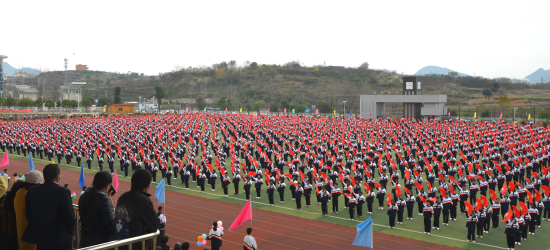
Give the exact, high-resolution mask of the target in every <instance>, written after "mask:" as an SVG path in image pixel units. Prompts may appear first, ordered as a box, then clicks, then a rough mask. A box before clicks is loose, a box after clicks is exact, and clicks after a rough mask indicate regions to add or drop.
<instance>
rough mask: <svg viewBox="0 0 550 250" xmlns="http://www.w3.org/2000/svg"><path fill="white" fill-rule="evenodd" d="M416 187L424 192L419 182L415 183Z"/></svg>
mask: <svg viewBox="0 0 550 250" xmlns="http://www.w3.org/2000/svg"><path fill="white" fill-rule="evenodd" d="M414 185H416V188H417V189H418V190H422V185H421V184H420V183H418V182H417V181H415V182H414Z"/></svg>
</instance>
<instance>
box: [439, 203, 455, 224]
mask: <svg viewBox="0 0 550 250" xmlns="http://www.w3.org/2000/svg"><path fill="white" fill-rule="evenodd" d="M441 205H442V206H443V225H445V226H448V225H449V212H450V211H451V207H452V206H453V200H452V199H451V198H450V197H449V196H445V197H444V198H443V200H442V201H441Z"/></svg>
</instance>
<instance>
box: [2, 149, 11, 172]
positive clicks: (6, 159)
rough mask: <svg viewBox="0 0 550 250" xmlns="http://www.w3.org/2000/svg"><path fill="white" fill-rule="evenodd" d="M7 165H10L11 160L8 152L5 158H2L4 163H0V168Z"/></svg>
mask: <svg viewBox="0 0 550 250" xmlns="http://www.w3.org/2000/svg"><path fill="white" fill-rule="evenodd" d="M7 165H10V158H9V157H8V151H6V153H5V154H4V157H3V158H2V162H0V168H1V167H5V166H7Z"/></svg>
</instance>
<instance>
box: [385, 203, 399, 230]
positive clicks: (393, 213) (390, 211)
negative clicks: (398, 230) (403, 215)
mask: <svg viewBox="0 0 550 250" xmlns="http://www.w3.org/2000/svg"><path fill="white" fill-rule="evenodd" d="M398 209H399V208H398V207H397V205H395V200H392V201H391V204H390V205H389V206H388V213H387V214H388V216H389V218H390V228H395V217H396V215H397V210H398Z"/></svg>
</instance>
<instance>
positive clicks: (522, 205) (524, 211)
mask: <svg viewBox="0 0 550 250" xmlns="http://www.w3.org/2000/svg"><path fill="white" fill-rule="evenodd" d="M519 207H521V215H522V216H524V215H525V214H526V213H527V210H528V208H527V205H525V203H523V202H521V201H520V202H519Z"/></svg>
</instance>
